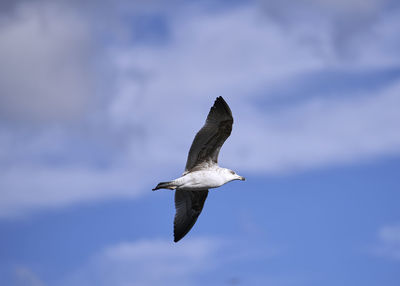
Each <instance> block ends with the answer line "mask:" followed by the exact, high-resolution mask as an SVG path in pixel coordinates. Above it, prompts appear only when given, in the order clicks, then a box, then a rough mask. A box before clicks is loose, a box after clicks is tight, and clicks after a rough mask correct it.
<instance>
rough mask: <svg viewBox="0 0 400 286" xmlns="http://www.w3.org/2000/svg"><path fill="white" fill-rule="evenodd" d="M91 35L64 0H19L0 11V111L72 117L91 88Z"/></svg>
mask: <svg viewBox="0 0 400 286" xmlns="http://www.w3.org/2000/svg"><path fill="white" fill-rule="evenodd" d="M92 40H93V39H92V36H91V34H90V31H89V26H88V25H87V22H85V21H84V20H83V19H81V17H80V15H79V14H78V13H76V12H75V11H74V10H72V9H70V8H69V7H68V6H65V5H60V4H58V5H57V4H55V3H50V2H44V1H38V2H34V3H28V2H20V3H18V4H17V6H16V7H15V11H13V12H12V13H9V14H6V15H0V62H1V65H0V115H1V117H2V118H3V119H4V118H6V119H12V120H16V121H28V122H29V121H42V120H44V121H46V120H47V121H49V120H50V121H51V120H53V121H54V120H66V119H67V120H73V119H76V117H80V116H82V113H84V112H85V110H86V108H87V106H88V104H89V102H88V101H89V99H90V96H91V93H92V92H93V90H92V89H93V86H92V80H93V79H92V76H91V74H93V71H91V70H90V68H89V63H90V60H91V59H92V56H91V51H92V50H91V44H92Z"/></svg>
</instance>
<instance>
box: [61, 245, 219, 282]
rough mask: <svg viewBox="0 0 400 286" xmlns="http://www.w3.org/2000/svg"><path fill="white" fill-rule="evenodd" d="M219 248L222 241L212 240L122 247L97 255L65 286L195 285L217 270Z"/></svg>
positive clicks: (115, 247)
mask: <svg viewBox="0 0 400 286" xmlns="http://www.w3.org/2000/svg"><path fill="white" fill-rule="evenodd" d="M220 248H221V243H220V241H219V240H216V239H210V238H197V239H192V240H189V241H185V242H182V243H179V244H174V243H173V242H171V241H165V240H157V239H155V240H142V241H135V242H125V243H120V244H117V245H114V246H110V247H108V248H106V249H104V250H102V251H101V252H100V253H99V254H97V255H95V256H94V257H93V258H92V259H90V260H89V262H88V263H87V264H86V265H84V266H83V267H82V268H80V269H79V270H78V271H77V272H76V273H74V274H72V275H71V277H69V278H67V279H66V281H65V285H87V284H95V285H115V286H124V285H193V279H194V278H195V277H196V275H199V274H202V273H204V272H205V271H207V270H210V269H212V268H214V267H215V263H214V262H213V258H215V256H216V251H218V250H219V249H220Z"/></svg>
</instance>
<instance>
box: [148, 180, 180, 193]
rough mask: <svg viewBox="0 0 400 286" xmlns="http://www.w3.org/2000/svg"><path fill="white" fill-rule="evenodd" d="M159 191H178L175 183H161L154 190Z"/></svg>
mask: <svg viewBox="0 0 400 286" xmlns="http://www.w3.org/2000/svg"><path fill="white" fill-rule="evenodd" d="M158 189H169V190H175V189H176V185H175V184H174V183H173V181H170V182H161V183H159V184H158V185H157V186H156V187H155V188H154V189H153V191H155V190H158Z"/></svg>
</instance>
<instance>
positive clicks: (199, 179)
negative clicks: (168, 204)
mask: <svg viewBox="0 0 400 286" xmlns="http://www.w3.org/2000/svg"><path fill="white" fill-rule="evenodd" d="M174 182H176V183H177V185H178V187H177V189H181V190H182V189H184V190H191V191H194V190H205V189H212V188H218V187H220V186H222V185H223V184H225V183H227V182H228V181H227V180H226V179H225V177H224V176H222V174H221V173H220V172H218V171H216V170H201V171H195V172H191V173H188V174H187V175H185V176H182V177H180V178H178V179H176V180H175V181H174Z"/></svg>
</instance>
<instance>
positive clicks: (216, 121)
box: [185, 96, 233, 172]
mask: <svg viewBox="0 0 400 286" xmlns="http://www.w3.org/2000/svg"><path fill="white" fill-rule="evenodd" d="M232 124H233V117H232V112H231V109H230V108H229V106H228V104H227V103H226V102H225V100H224V99H223V98H222V97H221V96H219V97H217V99H216V100H215V102H214V105H213V106H212V107H211V109H210V112H209V113H208V116H207V120H206V123H205V124H204V126H203V127H202V128H201V129H200V131H199V132H198V133H197V134H196V137H195V138H194V140H193V143H192V146H191V147H190V151H189V155H188V159H187V162H186V168H185V172H188V171H190V170H191V169H193V168H194V167H196V166H198V165H201V164H202V163H204V162H210V163H214V164H217V163H218V154H219V150H220V149H221V147H222V145H223V144H224V142H225V140H226V139H227V138H228V137H229V135H231V132H232Z"/></svg>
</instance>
